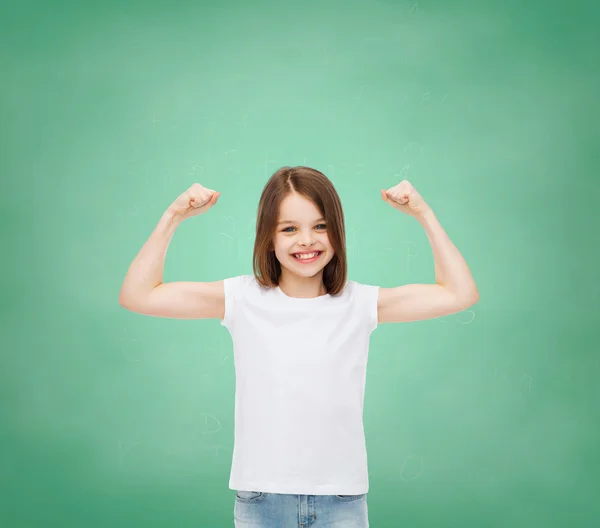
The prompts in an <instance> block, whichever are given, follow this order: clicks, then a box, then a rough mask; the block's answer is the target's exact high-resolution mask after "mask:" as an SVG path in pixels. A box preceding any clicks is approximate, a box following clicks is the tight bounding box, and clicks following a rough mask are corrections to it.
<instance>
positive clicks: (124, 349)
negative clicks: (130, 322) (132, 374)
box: [119, 327, 141, 363]
mask: <svg viewBox="0 0 600 528" xmlns="http://www.w3.org/2000/svg"><path fill="white" fill-rule="evenodd" d="M119 340H120V341H121V354H123V357H124V358H125V359H126V360H127V361H129V363H138V362H139V361H141V359H140V358H136V357H134V356H133V355H132V354H131V353H130V352H129V350H130V348H131V344H132V343H137V341H138V339H137V337H130V336H129V332H128V330H127V327H124V328H123V332H122V334H121V337H120V338H119Z"/></svg>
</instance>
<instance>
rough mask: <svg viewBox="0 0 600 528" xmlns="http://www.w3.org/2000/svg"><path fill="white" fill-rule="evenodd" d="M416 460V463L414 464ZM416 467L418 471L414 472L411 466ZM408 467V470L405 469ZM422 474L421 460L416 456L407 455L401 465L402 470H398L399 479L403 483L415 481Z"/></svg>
mask: <svg viewBox="0 0 600 528" xmlns="http://www.w3.org/2000/svg"><path fill="white" fill-rule="evenodd" d="M416 460H418V462H415V461H416ZM415 463H416V465H417V466H418V471H417V472H415V471H414V470H413V469H414V468H413V467H412V466H414V465H415ZM407 467H408V469H407ZM422 474H423V459H422V458H421V457H420V456H418V455H409V456H407V457H406V458H405V459H404V462H403V463H402V468H401V469H400V478H401V479H402V480H403V481H404V482H410V481H411V480H415V479H417V478H419V477H420V476H421V475H422Z"/></svg>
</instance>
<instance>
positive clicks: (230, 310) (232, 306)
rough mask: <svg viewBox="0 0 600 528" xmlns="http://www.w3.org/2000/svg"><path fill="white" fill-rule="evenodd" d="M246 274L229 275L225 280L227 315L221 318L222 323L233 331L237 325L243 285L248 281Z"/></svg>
mask: <svg viewBox="0 0 600 528" xmlns="http://www.w3.org/2000/svg"><path fill="white" fill-rule="evenodd" d="M247 279H248V277H247V276H246V275H238V276H237V277H229V278H228V279H224V280H223V289H224V292H225V315H224V316H223V319H221V325H222V326H224V327H225V328H227V329H228V330H229V331H231V330H232V329H233V327H234V325H235V319H236V314H237V313H238V310H239V307H240V305H241V302H242V293H243V287H244V285H245V284H246V283H247Z"/></svg>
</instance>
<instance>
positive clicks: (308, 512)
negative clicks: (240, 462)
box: [233, 490, 369, 528]
mask: <svg viewBox="0 0 600 528" xmlns="http://www.w3.org/2000/svg"><path fill="white" fill-rule="evenodd" d="M233 517H234V525H235V528H309V527H310V528H320V527H324V526H326V527H327V528H368V527H369V518H368V511H367V494H366V493H363V494H361V495H293V494H286V493H267V492H262V491H243V490H238V491H237V493H236V496H235V506H234V510H233Z"/></svg>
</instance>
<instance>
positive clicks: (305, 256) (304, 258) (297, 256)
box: [294, 252, 319, 260]
mask: <svg viewBox="0 0 600 528" xmlns="http://www.w3.org/2000/svg"><path fill="white" fill-rule="evenodd" d="M318 254H319V253H318V252H315V253H305V254H303V255H299V254H296V255H294V256H295V257H296V258H298V259H299V260H306V259H311V258H313V257H316V256H317V255H318Z"/></svg>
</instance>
